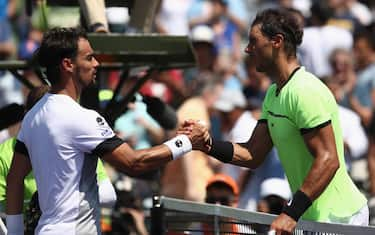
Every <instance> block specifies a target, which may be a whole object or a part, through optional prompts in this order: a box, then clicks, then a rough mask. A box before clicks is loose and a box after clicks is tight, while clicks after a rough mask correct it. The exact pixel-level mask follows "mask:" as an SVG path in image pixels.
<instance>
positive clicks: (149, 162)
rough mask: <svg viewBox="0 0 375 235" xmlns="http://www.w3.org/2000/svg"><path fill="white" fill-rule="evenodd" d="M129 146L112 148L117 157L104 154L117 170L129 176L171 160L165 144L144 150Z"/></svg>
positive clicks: (104, 158) (105, 158) (106, 159)
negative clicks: (133, 148) (131, 148)
mask: <svg viewBox="0 0 375 235" xmlns="http://www.w3.org/2000/svg"><path fill="white" fill-rule="evenodd" d="M129 148H130V147H127V148H124V147H120V148H118V149H116V150H114V152H113V155H116V156H118V157H115V158H113V157H107V156H104V157H103V160H105V161H107V162H108V163H109V164H111V165H112V166H113V167H115V168H116V169H117V170H119V171H121V172H124V173H126V174H128V175H130V176H136V175H139V174H142V173H144V172H147V171H150V170H153V169H156V168H158V167H160V166H161V165H163V164H165V163H167V162H169V161H171V160H172V154H171V152H170V150H169V149H168V147H167V146H165V145H159V146H156V147H152V148H148V149H144V150H130V151H129Z"/></svg>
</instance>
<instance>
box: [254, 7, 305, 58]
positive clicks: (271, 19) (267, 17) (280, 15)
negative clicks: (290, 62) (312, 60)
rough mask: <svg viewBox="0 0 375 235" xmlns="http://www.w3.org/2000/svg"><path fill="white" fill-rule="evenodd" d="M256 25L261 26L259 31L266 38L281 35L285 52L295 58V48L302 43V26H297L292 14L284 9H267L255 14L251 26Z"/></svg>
mask: <svg viewBox="0 0 375 235" xmlns="http://www.w3.org/2000/svg"><path fill="white" fill-rule="evenodd" d="M256 24H261V31H262V33H263V34H264V35H265V36H266V37H268V38H272V37H274V36H276V34H282V35H283V36H284V44H285V52H286V53H287V55H288V56H296V50H297V46H298V45H300V44H301V43H302V36H303V26H302V25H300V24H298V20H297V19H296V17H295V15H294V14H292V13H290V12H288V11H287V10H284V9H267V10H264V11H262V12H259V13H258V14H257V16H256V17H255V20H254V21H253V23H252V26H254V25H256Z"/></svg>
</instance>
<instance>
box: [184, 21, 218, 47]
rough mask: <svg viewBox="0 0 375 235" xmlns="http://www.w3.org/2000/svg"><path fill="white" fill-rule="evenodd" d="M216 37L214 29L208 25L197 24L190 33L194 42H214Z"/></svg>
mask: <svg viewBox="0 0 375 235" xmlns="http://www.w3.org/2000/svg"><path fill="white" fill-rule="evenodd" d="M214 37H215V34H214V31H213V30H212V29H211V28H210V27H209V26H207V25H197V26H195V27H194V28H193V29H192V30H191V33H190V39H191V41H193V42H207V43H213V41H214Z"/></svg>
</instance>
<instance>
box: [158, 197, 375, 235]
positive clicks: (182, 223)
mask: <svg viewBox="0 0 375 235" xmlns="http://www.w3.org/2000/svg"><path fill="white" fill-rule="evenodd" d="M153 201H154V205H153V208H152V210H151V234H152V235H183V234H194V235H197V234H212V235H222V234H227V235H229V234H267V233H268V231H269V225H270V224H271V223H272V221H273V220H274V219H275V218H276V216H275V215H270V214H265V213H259V212H249V211H245V210H241V209H236V208H231V207H227V206H218V205H212V204H205V203H197V202H190V201H185V200H179V199H173V198H168V197H164V196H160V197H159V196H155V197H154V200H153ZM293 234H301V235H302V234H303V235H305V234H327V235H328V234H332V235H336V234H344V235H347V234H348V235H352V234H353V235H354V234H361V235H370V234H371V235H374V234H375V227H362V226H352V225H345V224H328V223H318V222H312V221H303V220H300V221H299V222H298V224H297V228H296V229H295V231H294V233H293Z"/></svg>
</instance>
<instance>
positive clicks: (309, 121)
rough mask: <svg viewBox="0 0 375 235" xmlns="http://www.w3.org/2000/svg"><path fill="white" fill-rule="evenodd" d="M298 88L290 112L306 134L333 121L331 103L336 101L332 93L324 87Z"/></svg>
mask: <svg viewBox="0 0 375 235" xmlns="http://www.w3.org/2000/svg"><path fill="white" fill-rule="evenodd" d="M315 85H316V84H310V85H308V87H309V88H308V89H305V88H299V89H296V90H295V92H294V93H293V96H292V97H291V99H290V100H291V104H290V105H289V107H290V108H291V110H290V112H291V115H290V117H292V119H293V121H294V122H295V124H296V125H297V127H298V128H299V129H300V131H301V133H302V134H304V133H306V132H308V131H309V130H311V129H315V128H321V127H324V126H325V125H327V124H329V123H330V122H331V112H332V110H330V108H331V103H332V102H335V101H334V100H333V101H332V99H334V98H333V97H332V94H331V93H329V92H328V90H327V91H325V90H323V89H314V86H315Z"/></svg>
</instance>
